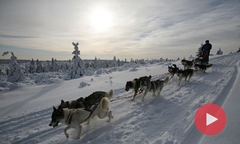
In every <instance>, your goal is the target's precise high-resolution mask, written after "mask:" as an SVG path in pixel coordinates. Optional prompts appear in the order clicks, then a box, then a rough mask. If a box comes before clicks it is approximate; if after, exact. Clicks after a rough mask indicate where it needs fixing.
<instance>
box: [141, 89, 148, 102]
mask: <svg viewBox="0 0 240 144" xmlns="http://www.w3.org/2000/svg"><path fill="white" fill-rule="evenodd" d="M147 92H148V91H147V90H146V91H145V92H144V94H143V97H142V102H144V97H145V96H146V95H147Z"/></svg>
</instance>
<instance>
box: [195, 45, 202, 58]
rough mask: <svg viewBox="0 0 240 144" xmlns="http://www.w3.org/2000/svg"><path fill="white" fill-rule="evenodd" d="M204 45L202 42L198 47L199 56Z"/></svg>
mask: <svg viewBox="0 0 240 144" xmlns="http://www.w3.org/2000/svg"><path fill="white" fill-rule="evenodd" d="M202 47H203V43H201V46H200V47H199V48H198V51H197V55H196V56H197V57H199V56H200V54H201V52H202Z"/></svg>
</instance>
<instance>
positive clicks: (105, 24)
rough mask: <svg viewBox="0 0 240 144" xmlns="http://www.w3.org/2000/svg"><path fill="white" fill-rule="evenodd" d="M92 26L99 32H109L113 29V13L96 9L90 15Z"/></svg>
mask: <svg viewBox="0 0 240 144" xmlns="http://www.w3.org/2000/svg"><path fill="white" fill-rule="evenodd" d="M90 21H91V25H92V26H93V27H94V28H95V30H97V31H107V30H109V29H110V27H111V23H112V22H111V13H110V12H109V11H107V10H105V9H104V8H97V9H95V10H94V11H93V12H92V14H91V15H90Z"/></svg>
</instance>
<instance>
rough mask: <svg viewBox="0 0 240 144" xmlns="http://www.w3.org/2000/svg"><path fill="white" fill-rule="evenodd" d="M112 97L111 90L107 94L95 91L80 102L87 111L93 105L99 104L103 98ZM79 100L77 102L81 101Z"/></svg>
mask: <svg viewBox="0 0 240 144" xmlns="http://www.w3.org/2000/svg"><path fill="white" fill-rule="evenodd" d="M112 96H113V90H112V89H111V90H110V91H109V92H108V93H107V92H104V91H96V92H93V93H92V94H90V95H89V96H88V97H86V98H84V99H83V100H82V103H83V105H84V106H85V109H86V110H89V109H90V108H91V107H92V106H93V105H94V104H96V103H99V102H100V100H101V99H102V98H103V97H107V98H108V99H111V98H112ZM80 99H81V98H79V99H78V100H77V101H79V102H80V101H81V100H80Z"/></svg>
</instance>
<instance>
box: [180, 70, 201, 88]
mask: <svg viewBox="0 0 240 144" xmlns="http://www.w3.org/2000/svg"><path fill="white" fill-rule="evenodd" d="M197 71H198V70H193V69H186V70H178V72H177V76H178V77H179V83H178V85H180V83H181V80H182V78H185V81H189V80H190V78H191V77H192V75H193V73H195V72H197ZM187 79H188V80H187Z"/></svg>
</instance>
